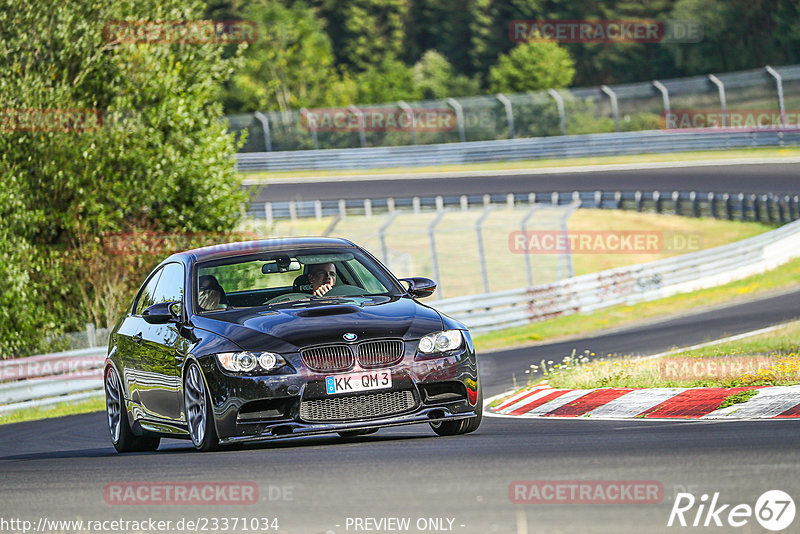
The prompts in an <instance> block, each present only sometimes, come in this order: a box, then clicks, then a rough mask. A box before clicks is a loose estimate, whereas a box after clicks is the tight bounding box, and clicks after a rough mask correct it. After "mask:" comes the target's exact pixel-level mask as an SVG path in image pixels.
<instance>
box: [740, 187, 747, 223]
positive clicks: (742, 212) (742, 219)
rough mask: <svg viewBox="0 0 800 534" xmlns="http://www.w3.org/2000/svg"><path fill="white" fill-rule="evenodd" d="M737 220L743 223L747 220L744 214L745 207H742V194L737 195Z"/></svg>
mask: <svg viewBox="0 0 800 534" xmlns="http://www.w3.org/2000/svg"><path fill="white" fill-rule="evenodd" d="M739 210H740V211H739V220H740V221H745V220H747V215H746V214H745V206H744V193H739Z"/></svg>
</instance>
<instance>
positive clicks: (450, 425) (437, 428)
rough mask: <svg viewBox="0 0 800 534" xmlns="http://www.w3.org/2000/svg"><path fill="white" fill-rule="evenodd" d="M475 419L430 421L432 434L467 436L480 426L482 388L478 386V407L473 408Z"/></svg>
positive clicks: (481, 417)
mask: <svg viewBox="0 0 800 534" xmlns="http://www.w3.org/2000/svg"><path fill="white" fill-rule="evenodd" d="M475 413H477V414H478V415H476V416H475V417H470V418H469V419H459V420H458V421H431V423H430V425H431V428H432V429H433V431H434V432H436V433H437V434H439V435H440V436H456V435H459V434H469V433H470V432H475V431H476V430H478V427H479V426H481V419H483V387H482V386H481V385H480V384H479V385H478V405H477V406H476V407H475Z"/></svg>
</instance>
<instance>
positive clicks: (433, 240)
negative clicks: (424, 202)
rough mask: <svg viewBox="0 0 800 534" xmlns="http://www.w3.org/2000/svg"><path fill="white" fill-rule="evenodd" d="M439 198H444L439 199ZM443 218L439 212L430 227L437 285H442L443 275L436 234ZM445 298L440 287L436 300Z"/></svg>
mask: <svg viewBox="0 0 800 534" xmlns="http://www.w3.org/2000/svg"><path fill="white" fill-rule="evenodd" d="M437 198H442V197H437ZM442 217H444V211H443V210H442V211H439V214H438V215H437V216H436V218H434V219H433V222H432V223H431V224H430V226H428V240H429V241H430V245H431V263H432V264H433V279H434V280H436V283H437V284H439V283H440V280H441V275H440V274H439V255H438V254H436V237H435V232H436V225H438V224H439V222H440V221H441V220H442ZM443 296H444V295H443V293H442V287H441V285H440V286H439V291H437V292H436V299H437V300H438V299H441V298H442V297H443Z"/></svg>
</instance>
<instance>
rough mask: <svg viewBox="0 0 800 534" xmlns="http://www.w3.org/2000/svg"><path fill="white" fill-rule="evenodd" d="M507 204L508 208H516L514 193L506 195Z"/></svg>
mask: <svg viewBox="0 0 800 534" xmlns="http://www.w3.org/2000/svg"><path fill="white" fill-rule="evenodd" d="M506 205H507V206H508V209H510V210H513V209H514V193H509V194H507V195H506Z"/></svg>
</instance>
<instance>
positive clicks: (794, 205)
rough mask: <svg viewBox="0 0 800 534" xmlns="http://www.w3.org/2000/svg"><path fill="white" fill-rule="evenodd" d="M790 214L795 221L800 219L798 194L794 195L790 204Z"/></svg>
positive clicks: (799, 198)
mask: <svg viewBox="0 0 800 534" xmlns="http://www.w3.org/2000/svg"><path fill="white" fill-rule="evenodd" d="M789 214H790V215H789V216H790V217H791V218H792V220H793V221H794V220H797V219H800V197H798V196H797V195H795V196H794V197H792V200H791V203H790V204H789Z"/></svg>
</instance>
